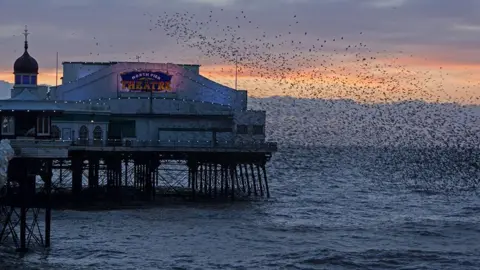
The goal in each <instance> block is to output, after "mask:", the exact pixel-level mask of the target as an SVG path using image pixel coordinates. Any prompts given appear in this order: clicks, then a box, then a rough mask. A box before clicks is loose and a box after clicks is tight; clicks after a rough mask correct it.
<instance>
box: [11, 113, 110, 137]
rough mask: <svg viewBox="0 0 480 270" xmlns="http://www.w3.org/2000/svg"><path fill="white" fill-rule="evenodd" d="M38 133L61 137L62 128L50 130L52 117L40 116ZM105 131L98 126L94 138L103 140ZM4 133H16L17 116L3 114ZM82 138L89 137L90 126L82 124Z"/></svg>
mask: <svg viewBox="0 0 480 270" xmlns="http://www.w3.org/2000/svg"><path fill="white" fill-rule="evenodd" d="M68 130H70V129H68ZM36 133H37V135H38V136H48V135H50V133H51V135H52V138H54V139H59V138H60V135H61V134H60V128H58V127H57V126H55V125H54V126H51V130H50V117H48V116H39V117H37V125H36ZM102 134H103V131H102V128H101V127H100V126H96V127H95V128H94V129H93V139H94V140H101V139H102V137H103V135H102ZM2 135H15V117H14V116H3V117H2ZM26 135H35V130H34V128H32V130H29V131H28V132H27V134H26ZM65 136H68V137H71V136H72V134H69V132H67V134H65ZM78 136H79V138H80V139H88V138H89V136H88V128H87V127H86V126H81V127H80V130H79V132H78Z"/></svg>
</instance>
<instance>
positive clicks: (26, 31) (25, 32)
mask: <svg viewBox="0 0 480 270" xmlns="http://www.w3.org/2000/svg"><path fill="white" fill-rule="evenodd" d="M29 34H30V33H29V32H28V27H27V26H26V25H25V30H24V31H23V35H24V36H25V51H26V50H28V38H27V37H28V35H29Z"/></svg>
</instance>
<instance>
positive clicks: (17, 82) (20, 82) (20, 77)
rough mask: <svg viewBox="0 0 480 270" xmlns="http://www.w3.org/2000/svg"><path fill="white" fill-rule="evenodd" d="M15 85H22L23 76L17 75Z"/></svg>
mask: <svg viewBox="0 0 480 270" xmlns="http://www.w3.org/2000/svg"><path fill="white" fill-rule="evenodd" d="M15 84H22V75H15Z"/></svg>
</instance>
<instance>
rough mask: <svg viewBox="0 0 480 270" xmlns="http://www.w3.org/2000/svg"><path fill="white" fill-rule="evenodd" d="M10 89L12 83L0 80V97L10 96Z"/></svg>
mask: <svg viewBox="0 0 480 270" xmlns="http://www.w3.org/2000/svg"><path fill="white" fill-rule="evenodd" d="M11 89H12V84H10V83H8V82H6V81H1V80H0V99H7V98H10V90H11Z"/></svg>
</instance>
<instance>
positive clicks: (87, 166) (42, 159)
mask: <svg viewBox="0 0 480 270" xmlns="http://www.w3.org/2000/svg"><path fill="white" fill-rule="evenodd" d="M11 144H12V147H13V148H14V150H15V158H14V159H12V160H11V161H10V163H9V169H8V178H7V179H8V181H7V185H6V187H5V188H4V190H3V192H4V194H5V195H4V196H2V197H1V198H0V205H1V210H0V211H1V213H0V216H1V217H2V221H1V222H2V224H1V225H2V226H0V228H1V229H2V230H1V231H0V243H5V242H9V241H10V242H11V243H13V245H14V246H15V248H16V249H17V250H18V251H26V250H28V248H29V247H30V246H31V245H37V246H44V247H49V246H50V238H51V211H52V209H54V208H60V209H65V208H68V209H82V208H89V207H94V208H96V209H98V208H99V205H101V206H100V208H107V209H108V208H110V207H119V208H121V207H125V206H128V205H129V204H131V203H139V202H140V203H141V202H144V203H145V204H148V202H153V201H162V200H165V199H167V198H175V199H181V200H187V201H197V202H200V201H213V200H219V201H227V200H228V201H234V200H245V199H250V198H268V197H270V190H269V186H268V178H267V171H266V168H265V166H266V163H267V162H268V161H269V159H270V157H271V155H272V153H273V152H275V151H276V150H277V146H276V144H275V143H257V144H237V145H235V144H233V143H231V142H217V144H216V146H215V147H210V146H209V145H210V142H208V141H205V142H202V143H201V142H194V143H193V142H181V141H176V142H168V141H167V142H160V141H157V142H150V141H148V142H147V141H139V142H134V143H132V142H130V143H128V144H125V143H122V142H121V141H116V140H106V141H91V142H89V141H84V140H77V141H62V140H58V141H57V140H12V141H11ZM112 145H114V146H112ZM42 223H43V226H41V225H40V224H42Z"/></svg>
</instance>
